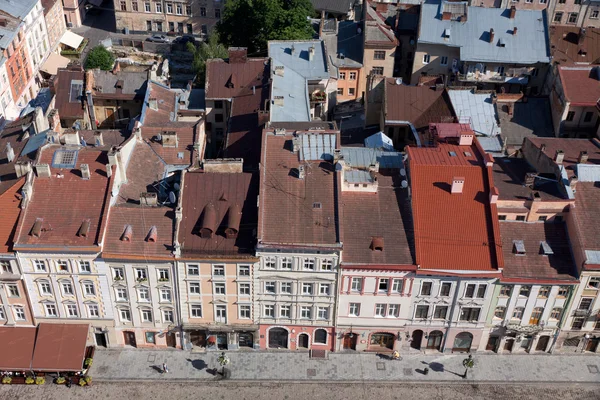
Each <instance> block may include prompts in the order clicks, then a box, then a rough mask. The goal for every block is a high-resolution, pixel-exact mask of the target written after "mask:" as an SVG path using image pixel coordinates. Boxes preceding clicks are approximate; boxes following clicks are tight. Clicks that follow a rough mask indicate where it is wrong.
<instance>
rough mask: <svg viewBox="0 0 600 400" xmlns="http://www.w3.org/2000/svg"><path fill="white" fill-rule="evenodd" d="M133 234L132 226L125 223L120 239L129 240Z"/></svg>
mask: <svg viewBox="0 0 600 400" xmlns="http://www.w3.org/2000/svg"><path fill="white" fill-rule="evenodd" d="M132 236H133V228H132V227H131V225H125V230H124V231H123V234H122V235H121V240H122V241H123V242H131V237H132Z"/></svg>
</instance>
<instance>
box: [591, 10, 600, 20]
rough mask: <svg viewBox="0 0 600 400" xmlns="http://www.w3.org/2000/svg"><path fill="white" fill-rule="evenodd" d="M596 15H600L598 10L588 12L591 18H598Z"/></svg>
mask: <svg viewBox="0 0 600 400" xmlns="http://www.w3.org/2000/svg"><path fill="white" fill-rule="evenodd" d="M598 15H600V11H598V10H593V11H592V12H591V14H590V18H591V19H598Z"/></svg>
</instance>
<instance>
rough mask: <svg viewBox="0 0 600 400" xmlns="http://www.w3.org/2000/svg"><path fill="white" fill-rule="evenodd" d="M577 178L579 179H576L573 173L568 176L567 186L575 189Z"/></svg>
mask: <svg viewBox="0 0 600 400" xmlns="http://www.w3.org/2000/svg"><path fill="white" fill-rule="evenodd" d="M578 180H579V179H577V177H576V176H575V175H573V176H572V177H570V178H569V186H570V187H571V190H573V191H575V187H576V185H577V181H578Z"/></svg>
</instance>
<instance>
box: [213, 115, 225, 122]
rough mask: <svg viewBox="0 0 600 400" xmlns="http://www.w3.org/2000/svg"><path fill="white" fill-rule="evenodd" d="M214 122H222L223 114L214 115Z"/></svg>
mask: <svg viewBox="0 0 600 400" xmlns="http://www.w3.org/2000/svg"><path fill="white" fill-rule="evenodd" d="M215 122H223V114H215Z"/></svg>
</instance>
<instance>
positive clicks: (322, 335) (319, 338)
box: [314, 329, 327, 344]
mask: <svg viewBox="0 0 600 400" xmlns="http://www.w3.org/2000/svg"><path fill="white" fill-rule="evenodd" d="M314 341H315V343H319V344H327V331H326V330H325V329H317V330H316V331H315V333H314Z"/></svg>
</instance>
